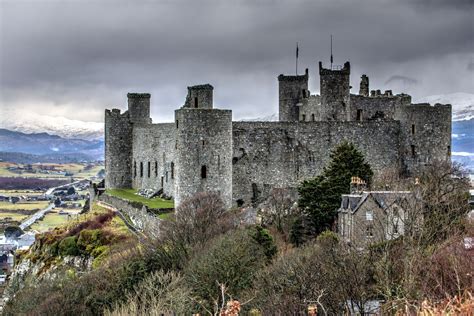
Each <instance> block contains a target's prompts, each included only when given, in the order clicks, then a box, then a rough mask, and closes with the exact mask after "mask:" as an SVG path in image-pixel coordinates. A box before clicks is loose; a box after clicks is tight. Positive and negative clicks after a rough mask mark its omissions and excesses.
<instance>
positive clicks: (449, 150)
mask: <svg viewBox="0 0 474 316" xmlns="http://www.w3.org/2000/svg"><path fill="white" fill-rule="evenodd" d="M448 156H451V146H448Z"/></svg>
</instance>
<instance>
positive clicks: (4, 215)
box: [0, 212, 28, 222]
mask: <svg viewBox="0 0 474 316" xmlns="http://www.w3.org/2000/svg"><path fill="white" fill-rule="evenodd" d="M7 217H10V218H11V220H12V221H15V222H21V221H23V220H24V219H26V218H27V217H28V215H26V214H20V213H9V212H0V220H3V219H5V218H7Z"/></svg>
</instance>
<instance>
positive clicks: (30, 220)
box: [20, 203, 54, 230]
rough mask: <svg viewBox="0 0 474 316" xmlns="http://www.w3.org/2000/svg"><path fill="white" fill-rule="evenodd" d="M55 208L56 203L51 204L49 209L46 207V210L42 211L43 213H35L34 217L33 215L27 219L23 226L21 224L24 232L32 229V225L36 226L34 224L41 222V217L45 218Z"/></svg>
mask: <svg viewBox="0 0 474 316" xmlns="http://www.w3.org/2000/svg"><path fill="white" fill-rule="evenodd" d="M53 207H54V203H51V204H49V205H48V207H46V208H45V209H43V210H41V211H38V212H36V213H34V214H33V215H31V216H30V217H28V218H27V219H25V220H24V221H23V222H22V223H21V224H20V228H21V229H22V230H25V228H28V227H30V226H31V225H33V224H34V222H36V221H37V220H39V219H40V218H41V217H43V216H44V215H45V214H46V212H48V211H51V210H52V209H53Z"/></svg>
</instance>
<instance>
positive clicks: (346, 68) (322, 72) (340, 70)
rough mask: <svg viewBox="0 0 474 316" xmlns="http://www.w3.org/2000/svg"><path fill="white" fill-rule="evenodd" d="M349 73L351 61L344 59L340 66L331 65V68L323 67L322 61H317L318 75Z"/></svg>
mask: <svg viewBox="0 0 474 316" xmlns="http://www.w3.org/2000/svg"><path fill="white" fill-rule="evenodd" d="M350 73H351V63H350V62H348V61H346V62H345V63H344V66H343V67H342V68H340V67H337V66H336V67H334V66H333V67H332V68H331V69H327V68H323V62H321V61H320V62H319V75H349V74H350Z"/></svg>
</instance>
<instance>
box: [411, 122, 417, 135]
mask: <svg viewBox="0 0 474 316" xmlns="http://www.w3.org/2000/svg"><path fill="white" fill-rule="evenodd" d="M415 132H416V127H415V124H411V134H412V135H415Z"/></svg>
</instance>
